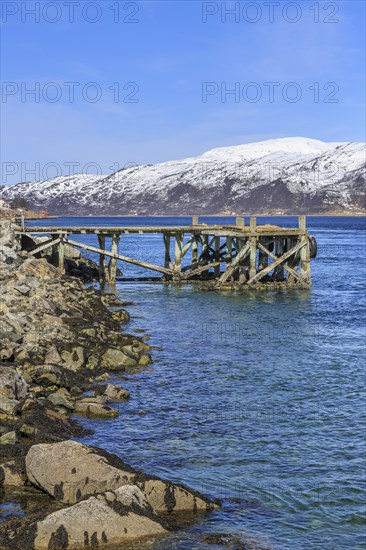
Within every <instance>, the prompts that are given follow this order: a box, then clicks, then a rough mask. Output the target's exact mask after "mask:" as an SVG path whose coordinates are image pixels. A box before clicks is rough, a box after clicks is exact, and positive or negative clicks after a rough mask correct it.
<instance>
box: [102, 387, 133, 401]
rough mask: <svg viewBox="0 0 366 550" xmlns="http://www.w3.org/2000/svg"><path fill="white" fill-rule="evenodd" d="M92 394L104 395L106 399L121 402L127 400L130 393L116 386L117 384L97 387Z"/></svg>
mask: <svg viewBox="0 0 366 550" xmlns="http://www.w3.org/2000/svg"><path fill="white" fill-rule="evenodd" d="M94 394H95V395H105V396H106V397H108V399H112V400H114V401H121V400H123V399H129V397H130V392H129V391H128V390H125V389H124V388H121V386H118V385H117V384H106V385H101V386H97V387H96V388H95V390H94Z"/></svg>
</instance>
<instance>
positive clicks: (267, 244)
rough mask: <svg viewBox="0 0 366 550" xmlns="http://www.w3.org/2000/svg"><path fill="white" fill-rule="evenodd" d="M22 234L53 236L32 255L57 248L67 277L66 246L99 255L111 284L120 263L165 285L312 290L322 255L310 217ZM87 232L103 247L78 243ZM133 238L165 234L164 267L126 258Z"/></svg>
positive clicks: (60, 229) (51, 229) (58, 229)
mask: <svg viewBox="0 0 366 550" xmlns="http://www.w3.org/2000/svg"><path fill="white" fill-rule="evenodd" d="M19 233H20V234H28V235H33V236H36V235H48V236H49V238H48V240H47V241H45V242H42V243H41V244H40V245H39V246H38V247H37V248H36V249H35V250H33V251H32V254H33V255H37V254H38V253H41V252H44V251H46V250H47V249H52V251H53V254H54V255H56V257H57V259H58V266H59V269H60V272H62V273H63V272H64V262H65V245H67V244H68V245H71V246H73V247H77V248H80V249H82V250H88V251H90V252H94V253H96V254H98V255H99V269H100V278H101V280H104V281H107V282H108V283H109V284H114V283H115V282H116V277H117V261H120V262H126V263H129V264H133V265H137V266H139V267H141V268H145V269H148V270H152V271H154V272H158V273H159V274H161V279H160V280H161V281H163V282H167V281H169V282H172V283H177V284H182V283H187V282H197V281H201V282H203V281H205V282H206V283H209V284H210V285H212V286H214V287H215V288H228V287H234V288H238V287H256V286H257V285H258V283H261V284H262V283H267V284H268V283H282V284H283V285H287V286H296V287H308V286H309V285H310V280H311V275H310V258H311V257H315V256H316V241H315V239H314V237H311V236H310V235H309V234H308V231H307V228H306V217H305V216H299V217H298V225H297V227H294V228H287V227H286V228H285V227H280V226H276V225H257V220H256V218H255V217H251V218H250V223H249V225H245V220H244V218H243V217H238V218H236V223H235V224H232V225H207V224H204V223H199V219H198V216H193V218H192V224H191V225H186V226H154V227H150V226H123V227H113V226H112V227H94V226H93V227H88V226H83V227H72V226H68V227H57V226H55V227H24V228H22V230H19ZM85 234H94V235H96V236H97V238H98V243H99V247H97V246H91V245H88V244H84V243H81V242H78V241H75V240H73V239H72V236H73V235H85ZM131 234H136V235H141V234H160V235H162V239H163V243H164V258H162V265H156V264H152V263H149V262H145V261H142V260H139V259H136V258H130V257H128V256H125V255H123V254H122V253H121V252H120V251H121V250H122V251H123V235H131ZM70 237H71V238H70ZM109 242H110V247H109V248H110V249H109V250H108V247H107V244H108V243H109ZM107 259H109V262H107Z"/></svg>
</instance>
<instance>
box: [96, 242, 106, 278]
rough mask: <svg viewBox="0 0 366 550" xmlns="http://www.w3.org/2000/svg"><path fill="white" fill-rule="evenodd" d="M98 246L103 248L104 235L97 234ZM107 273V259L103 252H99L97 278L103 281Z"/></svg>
mask: <svg viewBox="0 0 366 550" xmlns="http://www.w3.org/2000/svg"><path fill="white" fill-rule="evenodd" d="M98 242H99V248H101V249H102V250H105V235H98ZM106 273H107V261H106V257H105V255H104V254H99V278H100V280H101V281H105V279H106Z"/></svg>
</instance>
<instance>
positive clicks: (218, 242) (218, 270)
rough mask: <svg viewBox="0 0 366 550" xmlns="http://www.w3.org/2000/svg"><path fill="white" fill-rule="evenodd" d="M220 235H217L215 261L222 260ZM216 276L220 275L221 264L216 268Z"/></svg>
mask: <svg viewBox="0 0 366 550" xmlns="http://www.w3.org/2000/svg"><path fill="white" fill-rule="evenodd" d="M220 244H221V242H220V237H215V262H219V261H220ZM214 271H215V276H216V277H220V264H218V265H216V266H215V268H214Z"/></svg>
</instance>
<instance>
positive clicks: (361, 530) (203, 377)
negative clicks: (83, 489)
mask: <svg viewBox="0 0 366 550" xmlns="http://www.w3.org/2000/svg"><path fill="white" fill-rule="evenodd" d="M203 220H204V221H210V222H211V223H215V222H216V221H217V222H218V223H219V222H220V221H221V220H220V219H217V218H215V220H214V219H211V220H208V218H207V219H206V218H203ZM225 221H228V219H227V218H226V219H225ZM263 221H265V223H271V222H275V223H276V222H277V223H280V224H283V225H293V224H294V223H296V220H295V219H290V218H270V219H266V220H263ZM175 222H178V223H188V218H187V219H184V218H182V219H180V220H177V219H175ZM46 223H48V224H49V225H54V224H56V223H57V224H60V225H66V224H75V225H83V224H90V225H107V224H108V225H122V224H124V225H125V224H141V225H146V224H147V223H150V224H151V225H154V224H156V225H158V224H159V225H161V224H163V223H166V224H167V225H169V224H171V223H172V219H171V218H158V219H153V218H144V219H142V218H119V219H116V218H103V219H102V218H84V219H80V218H78V219H76V218H68V219H65V218H62V219H61V218H60V219H59V220H49V221H48V222H46ZM36 224H37V225H38V224H39V225H45V222H44V221H42V222H36ZM308 225H309V228H310V229H311V232H312V234H313V235H315V236H316V238H317V240H318V245H319V254H318V257H317V258H316V259H315V260H313V261H312V280H313V286H312V288H311V290H309V291H288V292H278V291H276V292H261V293H256V292H245V293H231V292H225V293H224V292H223V293H216V292H202V291H199V289H198V288H196V287H194V286H192V287H190V286H186V287H183V288H177V287H175V288H174V287H167V286H162V285H154V284H140V283H139V284H134V283H119V284H118V285H117V292H118V295H119V296H120V298H122V299H123V300H128V301H133V302H136V303H137V304H138V305H137V307H135V308H133V307H131V308H129V310H130V313H131V315H132V321H131V323H130V324H129V325H128V326H127V328H126V330H128V331H130V332H132V331H134V330H136V329H138V328H142V329H144V330H146V333H147V334H149V335H150V336H151V340H150V342H149V343H150V344H151V345H153V346H157V348H156V349H154V350H153V358H154V364H153V365H151V366H150V367H148V368H147V369H145V370H143V372H141V373H139V374H135V375H133V376H130V377H129V379H128V380H127V381H125V380H124V381H123V385H124V386H125V387H127V388H128V389H129V390H130V391H131V399H130V401H129V402H128V403H124V404H118V405H117V408H118V409H119V410H120V412H121V416H120V417H119V418H118V419H115V420H112V421H107V422H105V421H104V422H98V421H93V422H91V421H85V424H87V425H91V426H92V427H93V429H94V430H95V432H94V435H93V436H92V437H88V438H87V439H86V440H85V441H86V442H88V443H92V444H96V445H99V446H102V447H104V448H106V449H108V450H109V451H112V452H115V453H117V454H118V455H120V456H121V458H122V459H124V460H125V461H126V462H129V463H130V464H131V465H133V466H135V467H137V468H139V469H143V470H146V471H147V472H149V473H152V474H156V475H160V476H162V477H165V478H167V479H171V480H173V481H178V482H183V483H185V484H187V485H189V486H191V487H194V488H195V489H197V490H200V491H203V492H204V493H206V494H208V495H211V496H215V497H219V498H223V499H224V506H223V508H222V509H220V510H219V511H217V512H214V513H213V514H211V515H210V516H209V517H206V518H204V519H201V520H200V521H198V523H197V524H195V525H194V526H193V527H191V528H189V529H187V530H184V531H183V532H180V533H178V534H175V535H174V536H173V537H171V538H169V539H167V540H164V541H159V542H156V543H155V544H153V548H159V549H168V548H177V549H193V548H206V545H205V544H204V542H203V538H204V536H205V535H207V533H214V532H224V533H231V534H235V535H237V536H243V537H244V539H245V540H247V541H248V540H249V542H248V547H250V546H249V544H252V545H254V546H253V547H255V544H257V547H261V548H273V549H280V548H281V549H286V550H287V549H291V550H292V549H294V548H296V549H298V548H299V549H311V550H315V549H316V550H318V549H322V550H323V549H324V550H328V549H329V550H330V549H333V548H334V549H337V550H339V549H346V548H347V549H354V550H357V549H361V548H364V545H365V526H364V523H363V519H362V518H363V516H362V511H363V510H364V506H365V503H366V499H365V492H364V486H363V483H364V474H365V467H364V462H363V460H364V452H365V444H364V435H365V403H366V400H365V390H364V375H365V292H364V289H365V275H366V271H365V260H364V258H365V235H366V232H365V229H366V228H365V219H364V218H338V217H337V218H328V217H327V218H326V217H324V218H322V217H311V218H308ZM75 239H76V240H77V239H80V240H84V241H88V242H90V243H91V242H95V241H94V237H91V236H83V237H79V236H78V237H75ZM121 251H122V252H121V253H125V254H126V255H129V254H130V255H133V256H135V257H139V258H141V259H145V260H147V261H156V262H158V261H159V262H160V263H161V258H162V254H163V249H162V243H161V238H160V237H158V236H141V235H139V236H127V237H122V244H121ZM121 267H122V268H123V269H125V266H121ZM138 273H140V274H141V272H139V270H138V269H136V268H135V267H133V266H128V267H127V268H126V275H136V274H138ZM250 541H251V542H250ZM207 547H208V546H207ZM210 548H214V547H213V546H210Z"/></svg>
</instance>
